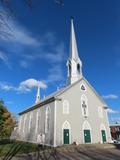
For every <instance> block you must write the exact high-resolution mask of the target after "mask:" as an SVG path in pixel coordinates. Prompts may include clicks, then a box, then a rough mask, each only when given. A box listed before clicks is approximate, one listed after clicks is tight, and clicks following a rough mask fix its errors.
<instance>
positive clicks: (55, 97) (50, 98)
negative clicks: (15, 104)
mask: <svg viewBox="0 0 120 160" xmlns="http://www.w3.org/2000/svg"><path fill="white" fill-rule="evenodd" d="M82 80H84V81H85V82H86V83H87V84H88V86H89V87H90V88H91V89H92V91H93V92H94V93H95V95H96V96H97V97H98V98H99V99H100V101H101V102H102V103H103V104H104V106H103V107H104V108H108V106H107V104H106V103H105V101H104V100H103V99H102V97H101V96H100V95H99V94H98V93H97V92H96V91H95V89H94V88H93V87H92V86H91V85H90V83H89V82H88V81H87V80H86V79H85V78H84V77H82V78H81V79H79V80H78V81H77V82H75V83H73V84H71V85H68V86H66V87H63V88H61V89H60V90H58V91H56V92H54V93H52V94H50V95H49V96H47V97H46V98H45V99H44V100H42V101H41V102H39V103H37V104H34V105H33V106H31V107H29V108H28V109H26V110H25V111H23V112H20V113H19V115H22V114H24V113H27V112H29V111H31V110H34V109H36V108H39V107H41V106H43V105H45V104H49V103H50V102H53V101H55V100H60V99H58V96H59V95H61V94H63V93H64V92H66V91H67V90H69V89H70V88H71V87H73V86H75V85H76V84H77V83H79V82H80V81H82Z"/></svg>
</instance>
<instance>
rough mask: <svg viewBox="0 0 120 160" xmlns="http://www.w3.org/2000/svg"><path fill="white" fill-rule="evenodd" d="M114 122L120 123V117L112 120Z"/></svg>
mask: <svg viewBox="0 0 120 160" xmlns="http://www.w3.org/2000/svg"><path fill="white" fill-rule="evenodd" d="M111 120H112V121H120V117H116V118H111Z"/></svg>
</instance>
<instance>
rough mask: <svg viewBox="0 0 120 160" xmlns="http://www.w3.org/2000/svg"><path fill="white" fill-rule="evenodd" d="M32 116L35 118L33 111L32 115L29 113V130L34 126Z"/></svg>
mask: <svg viewBox="0 0 120 160" xmlns="http://www.w3.org/2000/svg"><path fill="white" fill-rule="evenodd" d="M32 118H33V113H32V112H31V113H30V115H29V128H28V130H29V131H30V130H31V128H32Z"/></svg>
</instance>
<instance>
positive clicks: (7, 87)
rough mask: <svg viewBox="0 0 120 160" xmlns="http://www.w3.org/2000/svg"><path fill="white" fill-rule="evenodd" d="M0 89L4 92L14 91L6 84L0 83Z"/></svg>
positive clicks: (13, 88)
mask: <svg viewBox="0 0 120 160" xmlns="http://www.w3.org/2000/svg"><path fill="white" fill-rule="evenodd" d="M0 89H1V90H4V91H11V90H15V87H13V86H12V85H10V84H7V83H4V82H0Z"/></svg>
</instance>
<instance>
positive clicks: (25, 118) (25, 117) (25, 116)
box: [23, 114, 27, 133]
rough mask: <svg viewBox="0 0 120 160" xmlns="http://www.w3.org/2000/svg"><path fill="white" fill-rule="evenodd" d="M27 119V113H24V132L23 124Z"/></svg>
mask: <svg viewBox="0 0 120 160" xmlns="http://www.w3.org/2000/svg"><path fill="white" fill-rule="evenodd" d="M26 120H27V114H25V115H24V121H23V133H25V124H26Z"/></svg>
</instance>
